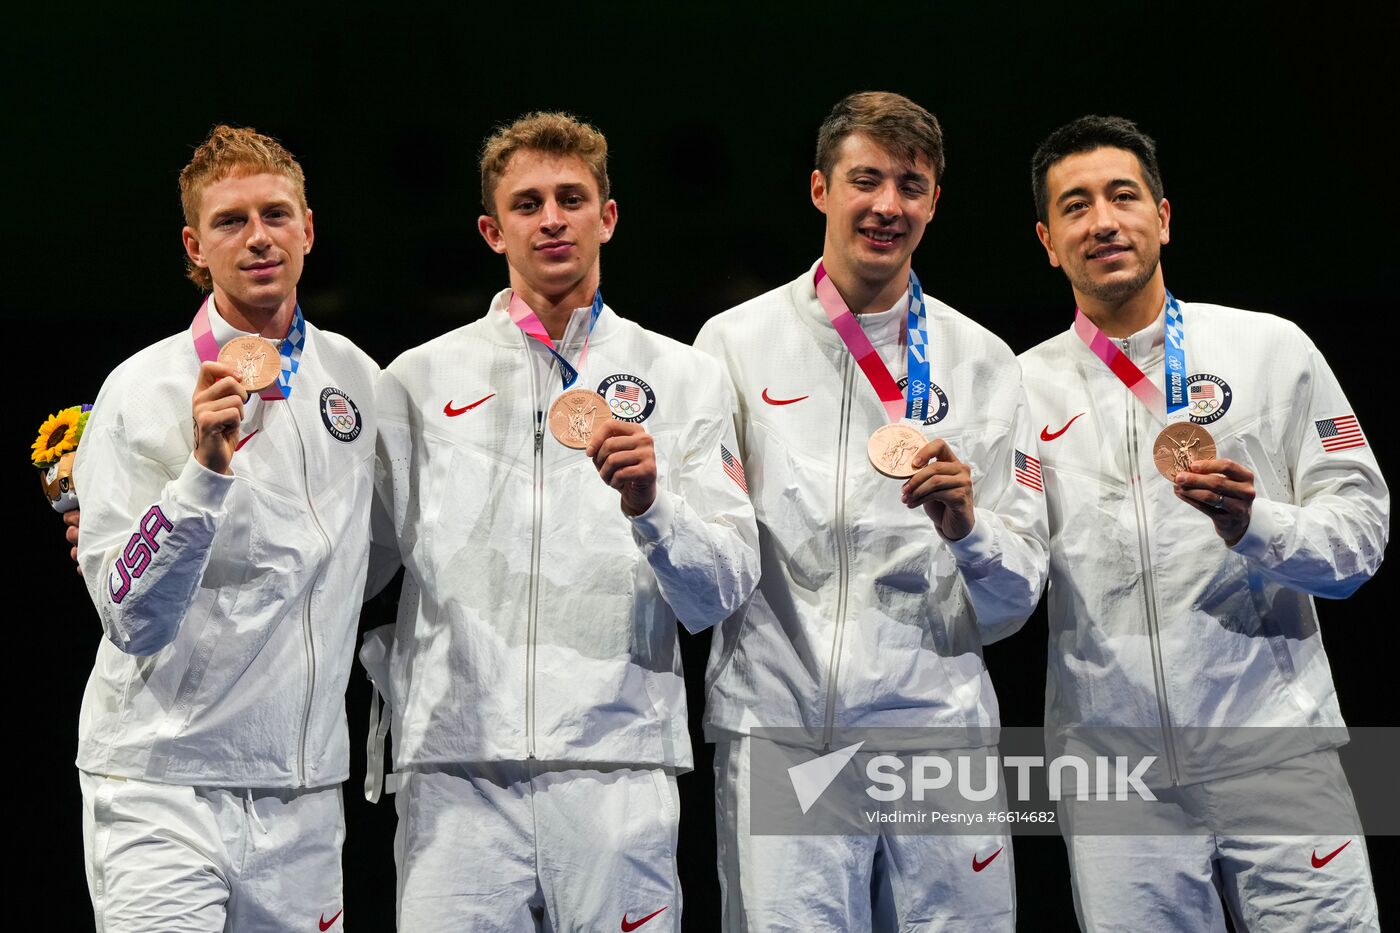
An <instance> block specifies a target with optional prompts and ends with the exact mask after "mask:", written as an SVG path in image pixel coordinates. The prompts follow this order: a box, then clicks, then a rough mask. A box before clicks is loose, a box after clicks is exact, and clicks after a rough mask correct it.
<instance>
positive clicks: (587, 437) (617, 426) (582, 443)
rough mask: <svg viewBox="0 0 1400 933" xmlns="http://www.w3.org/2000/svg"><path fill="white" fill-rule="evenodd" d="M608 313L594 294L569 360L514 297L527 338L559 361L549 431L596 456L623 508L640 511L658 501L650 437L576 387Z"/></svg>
mask: <svg viewBox="0 0 1400 933" xmlns="http://www.w3.org/2000/svg"><path fill="white" fill-rule="evenodd" d="M602 313H603V290H602V289H601V288H599V289H597V290H595V291H594V293H593V307H592V309H591V312H590V315H589V320H588V333H587V335H586V336H585V337H584V339H583V349H582V350H581V351H580V352H579V359H578V365H577V366H575V365H574V364H573V363H570V362H569V361H568V360H567V359H565V358H564V356H563V355H562V354H561V353H560V352H559V350H558V349H557V348H556V347H555V345H554V341H553V340H551V339H550V337H549V332H548V331H547V330H546V329H545V326H544V323H543V322H542V321H540V319H539V315H537V314H535V312H534V311H533V310H531V309H530V306H529V305H527V304H526V303H525V301H524V299H522V298H521V297H520V295H519V294H518V293H512V294H511V297H510V316H511V320H513V321H514V322H515V324H516V326H517V327H519V328H520V330H521V331H522V332H524V334H525V335H526V336H527V337H530V338H532V339H534V340H537V341H538V342H539V343H540V345H541V346H543V347H544V348H545V349H547V350H548V351H549V352H550V354H551V355H553V357H554V359H555V361H556V362H557V363H558V364H559V375H560V380H561V382H562V383H563V388H564V391H563V392H562V393H560V395H559V397H558V398H556V399H555V400H554V403H553V404H552V405H550V406H549V415H548V418H547V420H548V422H549V433H550V434H552V435H553V436H554V439H555V440H557V441H558V442H559V443H560V444H563V445H564V446H565V447H568V448H570V449H572V450H582V451H584V453H585V454H586V455H587V456H588V457H589V458H590V459H592V460H593V464H594V466H595V467H597V469H598V475H599V476H600V477H601V478H602V480H603V482H605V483H607V484H608V485H609V486H611V487H612V488H614V489H616V490H617V491H618V492H619V493H620V494H621V496H622V503H621V504H622V510H623V512H625V513H626V514H628V515H640V514H641V513H642V512H645V511H646V510H647V509H649V508H651V504H652V503H653V502H655V501H656V454H655V450H654V448H653V444H652V439H651V435H650V434H648V433H647V431H646V429H645V428H643V427H642V426H641V425H640V424H633V423H631V422H627V421H618V420H617V419H615V418H613V416H612V409H610V408H609V407H608V403H607V402H606V401H604V399H603V397H602V396H601V395H599V394H598V393H597V392H594V391H593V390H591V389H575V388H573V385H574V383H576V382H577V381H578V376H579V369H580V368H582V366H583V361H584V359H585V358H586V357H587V356H588V339H589V337H591V336H592V335H593V327H594V326H595V325H596V324H597V323H598V317H599V316H600V315H601V314H602Z"/></svg>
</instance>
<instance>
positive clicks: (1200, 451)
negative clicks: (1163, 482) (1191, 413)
mask: <svg viewBox="0 0 1400 933" xmlns="http://www.w3.org/2000/svg"><path fill="white" fill-rule="evenodd" d="M1214 459H1215V440H1214V439H1213V438H1212V437H1211V436H1210V432H1209V431H1207V430H1206V429H1205V428H1203V427H1201V426H1200V425H1199V424H1196V423H1195V422H1192V421H1178V422H1176V423H1175V424H1169V425H1167V426H1166V427H1165V428H1163V429H1162V433H1161V434H1158V435H1157V439H1156V440H1155V441H1153V442H1152V460H1153V462H1155V463H1156V464H1157V470H1158V471H1159V472H1160V473H1161V474H1162V475H1163V476H1165V477H1166V478H1167V480H1168V481H1170V482H1176V474H1178V473H1184V472H1189V471H1190V469H1191V463H1192V462H1193V461H1195V460H1214Z"/></svg>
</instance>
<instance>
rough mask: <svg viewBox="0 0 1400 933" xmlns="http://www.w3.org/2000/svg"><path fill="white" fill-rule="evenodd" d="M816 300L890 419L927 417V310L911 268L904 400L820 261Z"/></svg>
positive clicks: (929, 388) (931, 393) (922, 294)
mask: <svg viewBox="0 0 1400 933" xmlns="http://www.w3.org/2000/svg"><path fill="white" fill-rule="evenodd" d="M817 299H818V300H819V301H820V302H821V305H822V308H823V309H824V310H825V311H826V316H827V318H828V319H829V320H830V321H831V326H832V327H834V328H836V333H838V334H840V335H841V339H842V341H844V342H845V344H846V349H847V350H849V351H851V356H853V357H855V358H856V362H857V363H859V364H860V369H861V372H863V373H865V378H866V379H868V380H869V381H870V385H871V387H873V388H874V389H875V394H876V395H878V396H879V397H880V403H881V404H882V405H884V406H885V413H886V414H887V415H888V416H889V419H890V422H891V423H893V422H896V421H898V420H900V419H901V418H908V419H909V420H910V421H920V422H921V421H923V420H924V419H925V418H926V417H928V403H929V399H930V398H931V397H932V395H933V389H932V388H931V384H930V382H929V362H928V310H927V308H926V307H925V306H924V292H923V289H922V288H921V287H920V286H919V277H918V276H917V275H915V274H914V270H913V269H910V270H909V312H908V317H907V325H906V326H907V328H908V353H909V362H908V374H909V381H908V383H907V386H908V389H909V397H908V399H907V400H906V399H905V397H904V393H903V392H901V391H900V388H899V383H898V382H896V381H895V378H894V376H892V375H890V371H889V367H887V366H886V365H885V361H884V360H882V359H880V354H879V353H877V352H876V350H875V345H874V344H872V343H871V342H870V338H869V337H867V336H866V335H865V330H864V328H862V327H861V326H860V322H859V321H857V320H856V316H855V315H854V314H852V313H851V309H850V308H848V307H846V302H845V301H843V300H842V298H841V293H840V292H838V291H837V290H836V283H834V282H832V281H831V276H829V275H827V274H826V266H825V265H824V264H822V263H818V264H817Z"/></svg>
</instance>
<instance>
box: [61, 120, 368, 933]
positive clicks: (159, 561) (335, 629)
mask: <svg viewBox="0 0 1400 933" xmlns="http://www.w3.org/2000/svg"><path fill="white" fill-rule="evenodd" d="M180 192H181V200H182V202H183V206H184V211H185V223H186V226H185V228H184V231H183V238H184V244H185V250H186V253H187V256H188V259H189V275H190V278H191V279H192V280H193V281H194V282H195V283H196V284H197V285H198V286H199V287H200V288H202V289H204V290H206V291H207V292H208V293H209V294H208V296H207V297H206V299H205V300H204V301H203V302H202V303H201V304H200V306H199V308H198V310H197V311H196V312H195V314H194V320H193V321H192V322H191V323H190V324H189V326H188V327H187V328H185V329H183V330H181V331H180V332H178V333H175V334H173V335H171V336H170V337H167V338H165V339H164V340H161V341H160V342H158V343H155V344H153V345H151V346H149V347H147V348H146V349H144V350H142V351H141V352H139V353H137V354H136V355H135V356H133V357H132V358H131V359H129V360H127V361H126V362H124V363H122V364H121V365H120V366H118V367H117V368H116V369H115V370H114V371H113V372H112V374H111V375H110V376H108V378H107V380H106V382H105V383H104V384H103V386H102V391H101V393H99V395H98V397H97V402H96V405H95V406H94V408H93V413H92V417H91V420H90V421H89V422H88V426H87V431H86V433H85V434H84V436H83V443H82V447H81V448H80V450H79V453H78V457H77V466H76V470H75V472H76V474H77V482H78V486H79V488H81V489H82V491H83V497H82V502H83V523H82V538H81V540H80V541H79V543H78V554H77V557H78V560H79V562H80V564H81V566H82V569H83V579H84V581H85V582H86V583H87V586H88V590H89V592H90V594H91V596H92V601H93V603H94V605H95V606H96V608H97V612H98V615H99V617H100V618H101V620H102V625H103V628H104V631H105V637H104V638H103V639H102V641H101V644H100V646H99V648H98V651H97V660H96V663H95V665H94V666H93V671H92V675H91V677H89V679H88V684H87V691H86V693H85V694H84V697H83V706H82V713H81V716H80V719H79V726H78V736H79V742H78V759H77V764H78V767H79V769H81V774H80V781H81V784H82V793H83V843H84V853H85V855H86V859H87V878H88V888H89V892H90V894H91V896H92V903H93V912H94V915H95V919H96V925H97V929H98V930H102V931H106V933H118V931H120V933H128V931H152V933H169V931H202V933H221V931H263V930H284V929H288V928H295V929H313V928H314V927H315V926H316V925H317V924H319V925H320V929H322V930H330V929H332V928H333V927H334V928H335V929H337V930H339V929H341V925H342V923H343V913H342V902H341V870H340V851H341V844H342V842H343V841H344V837H345V820H344V815H343V809H342V802H341V796H340V787H339V785H340V782H342V781H344V780H345V778H346V777H347V776H348V774H349V767H350V761H349V758H350V755H349V746H348V742H347V734H346V728H345V684H346V680H347V678H348V677H349V674H350V667H351V664H352V663H353V653H354V643H355V631H356V622H357V620H358V618H359V612H360V594H361V592H362V591H363V586H364V579H365V559H366V554H367V552H368V549H369V516H370V500H371V497H372V494H373V491H374V438H375V433H376V427H375V418H374V405H373V401H374V400H373V390H374V380H375V377H376V376H377V375H378V371H379V370H378V367H377V366H376V365H375V364H374V361H373V360H371V359H370V358H369V357H368V356H366V355H365V354H364V353H362V352H360V350H358V349H357V348H356V347H355V346H354V345H353V344H351V343H350V342H349V341H348V340H346V339H345V338H344V337H341V336H339V335H337V334H332V333H329V332H327V331H323V330H319V329H318V328H316V327H314V326H313V325H311V324H310V323H308V322H306V321H305V320H304V319H303V317H302V313H301V308H300V306H299V304H298V302H297V283H298V281H299V280H300V278H301V271H302V265H303V262H304V259H305V256H306V254H307V253H309V252H310V251H311V245H312V241H313V235H314V230H313V226H312V219H311V210H310V209H309V208H308V207H307V203H306V189H305V178H304V176H303V174H302V169H301V166H300V165H299V164H298V163H297V161H296V159H295V158H294V157H293V156H292V154H291V153H290V152H288V151H287V150H286V149H284V148H283V147H282V146H281V145H280V144H279V143H278V142H277V141H276V140H274V139H271V138H270V137H267V136H263V135H262V134H259V133H257V132H255V131H253V130H251V129H247V128H237V127H230V126H218V127H215V128H214V130H213V132H212V133H210V135H209V138H208V139H207V140H205V141H204V143H202V144H201V145H200V146H199V147H198V148H197V149H196V150H195V153H194V157H193V158H192V159H191V160H190V163H189V165H187V166H186V167H185V169H184V171H182V172H181V173H180ZM72 514H74V515H76V512H74V513H72Z"/></svg>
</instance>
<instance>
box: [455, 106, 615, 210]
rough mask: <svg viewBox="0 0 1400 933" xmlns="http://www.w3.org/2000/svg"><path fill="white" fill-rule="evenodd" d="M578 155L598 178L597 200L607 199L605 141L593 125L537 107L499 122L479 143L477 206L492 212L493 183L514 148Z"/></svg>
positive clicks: (498, 177)
mask: <svg viewBox="0 0 1400 933" xmlns="http://www.w3.org/2000/svg"><path fill="white" fill-rule="evenodd" d="M521 151H525V152H546V153H549V154H550V155H561V156H578V157H579V158H580V159H582V160H583V161H584V164H585V165H587V166H588V169H589V171H591V172H592V173H593V178H594V180H596V181H597V182H598V195H599V198H600V200H601V201H603V202H606V201H607V200H608V193H609V191H610V190H611V186H610V185H609V183H608V141H607V138H606V137H604V136H603V134H602V133H600V132H599V131H598V130H597V129H595V128H594V127H592V126H590V125H589V124H587V123H584V122H583V121H582V120H580V119H578V118H577V117H575V116H573V115H571V114H567V113H548V112H544V111H537V112H535V113H527V114H526V115H525V116H523V117H521V118H520V119H518V120H516V121H515V122H514V123H511V124H510V125H509V126H501V127H498V128H497V129H496V132H494V133H492V134H491V135H490V136H489V137H488V138H487V140H486V142H485V143H484V144H482V147H481V207H482V209H483V210H485V211H486V213H487V214H490V215H491V216H492V217H494V216H496V185H497V184H498V183H499V182H500V180H501V176H502V175H504V174H505V171H506V166H507V165H509V164H510V157H511V156H513V155H515V154H516V153H517V152H521Z"/></svg>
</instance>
